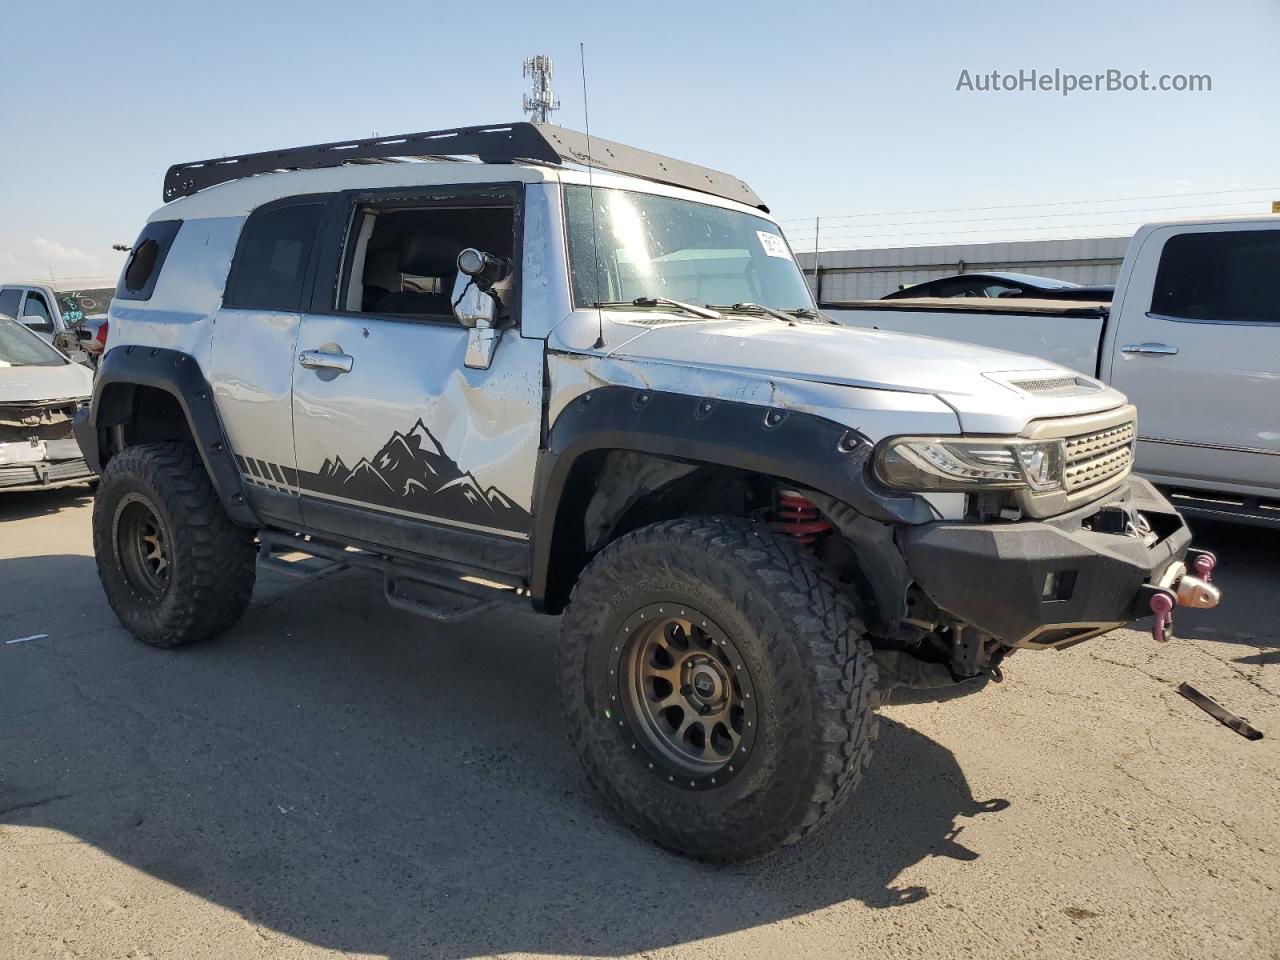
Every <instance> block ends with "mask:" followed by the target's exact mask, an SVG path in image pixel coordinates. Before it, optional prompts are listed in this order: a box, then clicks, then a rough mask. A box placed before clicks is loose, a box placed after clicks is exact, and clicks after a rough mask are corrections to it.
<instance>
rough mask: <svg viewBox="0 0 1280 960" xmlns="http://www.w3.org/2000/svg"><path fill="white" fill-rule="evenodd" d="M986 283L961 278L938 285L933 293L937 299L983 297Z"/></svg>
mask: <svg viewBox="0 0 1280 960" xmlns="http://www.w3.org/2000/svg"><path fill="white" fill-rule="evenodd" d="M984 284H985V281H982V280H966V279H964V278H959V279H956V280H948V281H947V282H945V283H940V284H938V285H937V290H936V291H935V292H934V293H933V296H935V297H981V296H985V294H984V293H983V286H984Z"/></svg>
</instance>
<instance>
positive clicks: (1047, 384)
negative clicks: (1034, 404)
mask: <svg viewBox="0 0 1280 960" xmlns="http://www.w3.org/2000/svg"><path fill="white" fill-rule="evenodd" d="M1005 382H1006V383H1008V384H1009V386H1011V387H1015V388H1016V389H1018V390H1021V391H1023V392H1024V393H1030V394H1033V395H1034V396H1037V397H1076V396H1080V395H1081V394H1086V393H1094V392H1096V391H1098V390H1101V389H1102V384H1100V383H1097V382H1096V381H1093V380H1089V379H1087V378H1085V377H1036V378H1031V379H1027V380H1007V381H1005Z"/></svg>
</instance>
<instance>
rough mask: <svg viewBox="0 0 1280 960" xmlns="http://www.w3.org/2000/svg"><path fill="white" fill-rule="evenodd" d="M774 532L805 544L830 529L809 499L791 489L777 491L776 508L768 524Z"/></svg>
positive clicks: (829, 525)
mask: <svg viewBox="0 0 1280 960" xmlns="http://www.w3.org/2000/svg"><path fill="white" fill-rule="evenodd" d="M769 526H770V527H772V528H773V531H774V532H775V533H781V534H784V535H786V536H788V537H791V538H792V539H793V540H796V541H798V542H799V543H803V544H805V545H808V544H811V543H813V541H814V540H816V539H818V535H819V534H823V533H827V532H829V531H830V530H831V524H829V523H827V521H825V520H823V519H822V515H821V514H820V513H818V508H817V507H815V506H814V505H813V504H812V503H811V502H809V500H807V499H806V498H804V497H802V496H800V494H798V493H795V492H794V491H791V490H782V491H780V492H779V493H778V510H777V513H776V514H775V519H774V521H773V522H772V523H770V524H769Z"/></svg>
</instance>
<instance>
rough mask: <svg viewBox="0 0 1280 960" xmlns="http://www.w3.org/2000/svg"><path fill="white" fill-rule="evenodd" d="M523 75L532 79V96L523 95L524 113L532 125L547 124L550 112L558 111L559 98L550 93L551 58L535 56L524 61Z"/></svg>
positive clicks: (540, 55)
mask: <svg viewBox="0 0 1280 960" xmlns="http://www.w3.org/2000/svg"><path fill="white" fill-rule="evenodd" d="M523 73H524V75H525V76H526V77H532V78H533V95H532V96H530V95H529V94H527V93H526V94H525V95H524V112H525V113H527V114H528V115H529V119H530V120H532V121H533V122H534V123H547V122H549V121H550V119H551V111H553V110H559V109H560V98H559V97H557V96H556V95H555V94H554V93H552V92H551V58H550V57H548V56H546V55H545V54H541V53H539V54H537V55H536V56H532V57H530V58H529V59H528V60H526V61H524V66H523Z"/></svg>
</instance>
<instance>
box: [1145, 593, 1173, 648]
mask: <svg viewBox="0 0 1280 960" xmlns="http://www.w3.org/2000/svg"><path fill="white" fill-rule="evenodd" d="M1177 605H1178V600H1177V598H1176V597H1175V596H1174V595H1173V594H1172V593H1170V592H1169V591H1168V590H1159V591H1157V592H1156V593H1153V594H1152V595H1151V612H1152V613H1154V614H1155V615H1156V622H1155V623H1154V624H1153V625H1152V627H1151V635H1152V636H1153V637H1155V640H1156V643H1168V642H1169V640H1170V639H1172V636H1173V634H1172V632H1170V633H1169V634H1168V635H1166V634H1165V631H1166V630H1169V629H1170V628H1171V627H1172V626H1173V608H1174V607H1176V606H1177Z"/></svg>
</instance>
